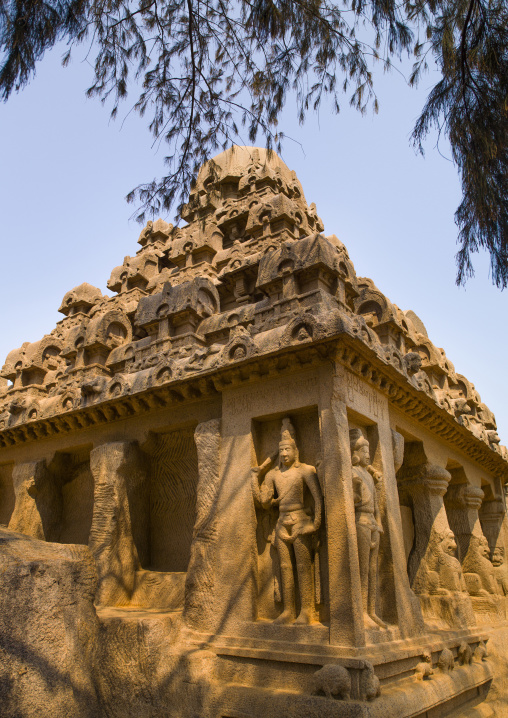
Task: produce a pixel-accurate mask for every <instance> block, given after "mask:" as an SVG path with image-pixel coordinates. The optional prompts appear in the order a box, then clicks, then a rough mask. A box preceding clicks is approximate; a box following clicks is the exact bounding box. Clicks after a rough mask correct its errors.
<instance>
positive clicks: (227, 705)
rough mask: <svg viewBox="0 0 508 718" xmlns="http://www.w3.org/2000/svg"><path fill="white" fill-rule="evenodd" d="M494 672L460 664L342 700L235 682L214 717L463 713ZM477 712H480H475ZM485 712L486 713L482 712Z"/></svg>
mask: <svg viewBox="0 0 508 718" xmlns="http://www.w3.org/2000/svg"><path fill="white" fill-rule="evenodd" d="M491 679H492V673H491V671H490V668H489V667H488V666H487V665H486V664H475V665H471V666H467V667H465V666H464V667H461V668H456V669H455V670H454V671H452V672H451V673H448V674H440V675H436V676H434V677H432V679H430V680H427V681H416V680H415V679H414V678H407V679H404V680H402V681H398V682H397V683H396V684H394V685H392V686H389V687H386V688H383V692H382V694H381V696H379V697H378V698H376V699H374V700H373V701H357V700H337V699H333V698H332V699H330V698H326V697H323V696H317V695H316V696H314V695H303V694H301V693H296V692H290V691H270V690H263V689H260V688H251V687H246V686H240V685H233V684H230V685H228V686H224V688H223V689H222V690H220V691H219V690H217V691H216V693H215V696H214V698H213V700H212V701H211V703H210V706H209V712H208V713H207V715H208V716H209V718H259V716H263V718H387V717H388V716H394V717H395V716H396V718H441V716H443V717H444V716H457V718H458V716H462V715H463V712H464V710H469V709H471V708H474V707H475V706H476V705H478V704H479V703H480V702H481V701H483V700H484V699H485V697H486V695H487V693H488V690H489V687H490V683H491ZM473 715H474V714H473ZM478 715H480V714H478Z"/></svg>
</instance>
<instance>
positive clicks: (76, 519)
mask: <svg viewBox="0 0 508 718" xmlns="http://www.w3.org/2000/svg"><path fill="white" fill-rule="evenodd" d="M90 450H91V446H85V447H81V448H78V449H74V450H72V451H69V452H57V453H56V454H55V456H54V458H53V460H52V461H51V463H50V464H49V466H48V471H49V477H50V482H51V483H52V484H53V486H54V488H55V490H56V493H57V494H59V495H57V496H56V497H55V502H54V506H55V507H56V506H58V505H59V509H60V511H59V514H60V516H59V519H58V520H57V521H56V522H55V523H54V525H53V530H52V534H53V536H52V537H50V538H49V540H53V541H56V542H57V543H64V544H82V545H85V546H86V545H88V539H89V537H90V528H91V526H92V516H93V503H94V496H93V492H94V481H93V475H92V472H91V470H90Z"/></svg>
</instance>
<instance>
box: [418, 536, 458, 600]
mask: <svg viewBox="0 0 508 718" xmlns="http://www.w3.org/2000/svg"><path fill="white" fill-rule="evenodd" d="M429 548H430V551H429V559H428V569H429V570H428V578H427V592H428V593H430V594H444V595H446V594H449V593H450V592H451V593H455V592H460V591H466V585H465V583H464V578H463V575H462V568H461V565H460V561H459V560H458V559H457V558H456V556H455V552H456V551H457V543H456V541H455V536H454V534H453V532H452V531H450V530H448V531H445V532H444V533H443V534H438V533H437V532H435V533H434V535H433V536H432V540H431V542H429Z"/></svg>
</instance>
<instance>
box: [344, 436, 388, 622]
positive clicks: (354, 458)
mask: <svg viewBox="0 0 508 718" xmlns="http://www.w3.org/2000/svg"><path fill="white" fill-rule="evenodd" d="M349 441H350V446H351V463H352V465H353V496H354V503H355V520H356V538H357V543H358V562H359V564H360V583H361V590H362V603H363V615H364V624H365V626H366V627H373V628H374V627H377V626H380V627H381V628H386V623H385V622H384V621H382V620H381V618H379V616H378V615H377V613H376V599H377V583H378V567H377V563H378V554H379V540H380V534H382V533H383V527H382V525H381V518H380V514H379V502H378V495H377V484H378V482H379V481H380V479H381V477H380V476H379V474H378V473H377V471H375V470H374V468H373V467H372V466H371V465H370V446H369V442H368V441H367V439H366V438H365V436H364V435H363V432H362V430H361V429H351V431H350V432H349Z"/></svg>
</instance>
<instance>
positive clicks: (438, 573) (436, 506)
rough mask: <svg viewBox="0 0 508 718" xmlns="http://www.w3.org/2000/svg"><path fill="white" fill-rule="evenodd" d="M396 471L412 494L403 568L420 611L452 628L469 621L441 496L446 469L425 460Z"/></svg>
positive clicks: (470, 615) (468, 603) (469, 607)
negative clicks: (409, 544)
mask: <svg viewBox="0 0 508 718" xmlns="http://www.w3.org/2000/svg"><path fill="white" fill-rule="evenodd" d="M402 471H403V474H402V476H401V477H400V478H401V479H403V480H402V481H401V489H402V491H404V492H406V493H407V494H408V495H409V496H410V498H411V500H412V506H413V514H414V522H415V541H414V545H413V550H412V551H411V554H410V556H409V562H408V573H409V579H410V583H411V586H412V588H413V590H414V591H415V593H416V594H418V596H419V598H420V603H421V605H422V610H423V613H424V616H425V617H427V618H438V619H441V620H444V621H445V622H446V623H447V624H448V625H449V626H450V627H452V628H466V627H467V626H472V625H474V623H475V619H474V614H473V610H472V605H471V600H470V598H469V596H468V594H467V592H466V585H465V582H464V577H463V575H462V570H461V567H460V562H459V561H458V559H457V558H456V557H455V552H456V549H457V544H456V542H455V538H454V535H453V532H452V530H451V529H450V525H449V523H448V517H447V514H446V509H445V505H444V502H443V496H444V495H445V493H446V491H447V488H448V484H449V482H450V479H451V474H450V473H449V472H448V471H446V469H444V468H442V467H441V466H438V465H436V464H431V463H429V462H426V463H423V464H420V465H418V466H411V465H410V466H408V467H407V468H406V469H405V470H404V469H403V470H402Z"/></svg>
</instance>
